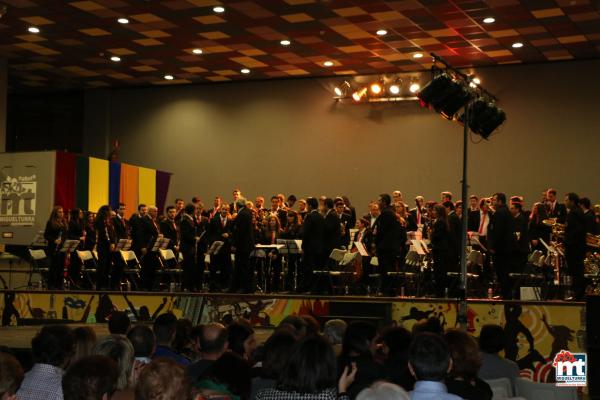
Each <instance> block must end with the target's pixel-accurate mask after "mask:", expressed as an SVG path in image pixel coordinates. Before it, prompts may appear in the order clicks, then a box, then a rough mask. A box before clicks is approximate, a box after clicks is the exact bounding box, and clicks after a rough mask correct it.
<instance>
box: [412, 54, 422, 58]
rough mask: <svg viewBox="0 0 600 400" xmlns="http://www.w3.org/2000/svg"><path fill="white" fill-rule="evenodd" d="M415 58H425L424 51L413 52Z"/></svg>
mask: <svg viewBox="0 0 600 400" xmlns="http://www.w3.org/2000/svg"><path fill="white" fill-rule="evenodd" d="M413 58H423V53H415V54H413Z"/></svg>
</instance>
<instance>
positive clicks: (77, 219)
mask: <svg viewBox="0 0 600 400" xmlns="http://www.w3.org/2000/svg"><path fill="white" fill-rule="evenodd" d="M83 217H84V215H83V211H82V210H80V209H79V208H74V209H72V210H71V212H70V213H69V224H68V227H69V228H68V231H67V239H68V240H79V245H78V246H77V250H82V249H83V248H84V246H85V243H84V242H85V226H84V222H83ZM69 257H70V262H69V279H70V280H71V282H73V283H74V284H75V285H76V286H78V285H79V283H80V278H81V260H80V259H79V257H78V256H77V255H76V254H71V255H70V256H69Z"/></svg>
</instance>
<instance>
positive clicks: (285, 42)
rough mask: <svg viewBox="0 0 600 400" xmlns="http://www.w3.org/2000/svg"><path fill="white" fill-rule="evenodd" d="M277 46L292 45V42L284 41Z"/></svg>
mask: <svg viewBox="0 0 600 400" xmlns="http://www.w3.org/2000/svg"><path fill="white" fill-rule="evenodd" d="M279 44H281V45H282V46H289V45H290V44H292V42H290V41H289V40H287V39H284V40H282V41H281V42H279Z"/></svg>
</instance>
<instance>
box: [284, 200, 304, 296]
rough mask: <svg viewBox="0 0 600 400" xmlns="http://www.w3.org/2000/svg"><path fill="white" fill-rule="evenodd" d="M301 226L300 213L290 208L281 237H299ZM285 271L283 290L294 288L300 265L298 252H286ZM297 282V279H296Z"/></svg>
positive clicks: (289, 238) (290, 238)
mask: <svg viewBox="0 0 600 400" xmlns="http://www.w3.org/2000/svg"><path fill="white" fill-rule="evenodd" d="M301 235H302V226H301V225H300V214H298V213H297V212H296V211H293V210H290V211H288V212H287V224H286V225H285V229H284V230H283V232H282V233H281V238H282V239H286V240H296V239H300V238H301V237H302V236H301ZM286 258H287V272H286V274H285V290H287V291H291V290H293V289H294V278H296V279H298V276H297V274H298V271H299V269H300V268H301V266H300V254H287V255H286ZM296 282H297V280H296Z"/></svg>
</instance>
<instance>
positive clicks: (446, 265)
mask: <svg viewBox="0 0 600 400" xmlns="http://www.w3.org/2000/svg"><path fill="white" fill-rule="evenodd" d="M446 210H447V209H446V207H444V206H443V205H441V204H436V205H435V206H434V207H433V209H432V212H431V217H432V219H431V221H432V224H431V229H430V232H429V238H430V240H431V254H432V257H433V277H434V280H435V295H436V297H445V295H446V293H445V291H446V288H447V287H448V277H447V272H448V271H449V270H450V264H451V263H452V262H453V261H454V259H453V258H451V257H453V256H454V255H453V254H452V251H451V246H452V234H451V232H450V224H449V222H448V216H447V211H446Z"/></svg>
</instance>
